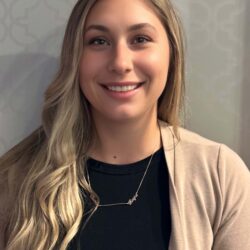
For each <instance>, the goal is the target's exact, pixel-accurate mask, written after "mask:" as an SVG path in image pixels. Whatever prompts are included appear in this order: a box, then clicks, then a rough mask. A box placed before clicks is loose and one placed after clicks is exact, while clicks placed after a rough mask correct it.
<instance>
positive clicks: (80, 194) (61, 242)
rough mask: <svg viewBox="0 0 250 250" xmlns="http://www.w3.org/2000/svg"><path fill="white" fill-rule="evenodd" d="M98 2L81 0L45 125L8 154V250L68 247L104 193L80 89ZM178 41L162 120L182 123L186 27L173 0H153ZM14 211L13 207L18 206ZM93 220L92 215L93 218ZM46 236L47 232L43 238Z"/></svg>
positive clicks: (1, 171)
mask: <svg viewBox="0 0 250 250" xmlns="http://www.w3.org/2000/svg"><path fill="white" fill-rule="evenodd" d="M95 2H96V1H94V0H92V1H91V0H90V1H88V0H79V1H78V2H77V3H76V5H75V7H74V9H73V11H72V13H71V16H70V18H69V21H68V25H67V28H66V32H65V36H64V41H63V46H62V53H61V64H60V68H59V70H58V73H57V75H56V77H55V79H54V81H53V82H52V83H51V85H50V86H49V87H48V89H47V90H46V92H45V102H44V107H43V112H42V125H41V127H39V128H38V129H37V130H35V131H34V132H33V133H32V134H31V135H29V136H28V137H27V138H26V139H24V140H23V141H21V142H20V143H19V144H18V145H16V146H15V147H13V148H12V149H11V150H10V151H8V152H7V153H6V154H5V155H3V156H2V157H1V158H0V177H1V183H0V187H1V186H3V185H5V183H6V181H7V183H8V188H7V189H8V190H7V191H8V197H15V198H14V199H10V198H9V201H8V203H6V206H7V205H8V207H9V208H10V209H11V212H10V213H9V217H8V225H7V228H6V232H5V235H6V239H5V240H6V242H5V245H6V250H17V249H26V250H33V249H36V250H52V249H60V250H65V249H66V248H67V246H68V244H69V242H70V241H71V240H72V239H73V238H74V237H75V236H76V234H77V232H78V230H79V228H80V225H81V221H82V218H83V217H84V216H85V215H86V213H87V212H86V204H87V199H88V198H89V201H90V202H92V203H93V205H94V206H93V208H92V209H91V210H90V212H91V214H93V213H94V211H95V209H96V208H97V205H98V203H99V198H98V196H97V195H96V194H95V192H94V190H92V189H91V187H90V185H89V183H88V180H87V179H86V168H85V166H86V159H87V156H86V152H87V151H88V148H89V145H90V144H91V138H92V137H93V124H92V120H91V115H90V112H89V108H88V103H87V101H86V100H85V98H84V96H83V94H82V93H81V91H80V87H79V79H78V78H79V61H80V56H81V52H82V37H83V27H84V23H85V20H86V17H87V14H88V12H89V10H90V9H91V7H92V6H93V4H94V3H95ZM151 2H152V3H153V5H154V8H155V10H156V12H157V14H158V15H159V18H160V19H161V20H162V22H163V24H164V26H165V29H166V31H167V34H168V37H169V41H170V51H171V58H170V69H169V75H168V80H167V84H166V88H165V90H164V92H163V94H162V95H161V97H160V99H159V102H158V118H159V119H162V120H164V121H166V122H168V123H169V124H171V125H173V127H174V128H177V127H178V125H179V112H180V108H181V104H182V97H183V88H184V59H183V58H184V56H183V38H182V31H181V25H180V22H179V19H178V16H177V15H176V12H175V10H174V8H173V6H172V5H171V3H170V2H169V0H151ZM10 209H9V211H10ZM89 218H90V217H89ZM38 235H39V236H38Z"/></svg>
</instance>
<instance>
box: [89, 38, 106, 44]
mask: <svg viewBox="0 0 250 250" xmlns="http://www.w3.org/2000/svg"><path fill="white" fill-rule="evenodd" d="M105 43H107V41H106V40H105V39H103V38H99V37H96V38H93V39H91V40H90V41H89V42H88V45H105Z"/></svg>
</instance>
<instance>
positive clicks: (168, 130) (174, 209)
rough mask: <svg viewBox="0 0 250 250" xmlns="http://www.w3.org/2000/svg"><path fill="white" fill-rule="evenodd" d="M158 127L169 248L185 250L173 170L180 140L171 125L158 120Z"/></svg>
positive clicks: (171, 249)
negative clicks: (164, 170) (165, 180)
mask: <svg viewBox="0 0 250 250" xmlns="http://www.w3.org/2000/svg"><path fill="white" fill-rule="evenodd" d="M159 127H160V132H161V140H162V144H163V149H164V154H165V159H166V161H167V167H168V172H169V196H170V208H171V220H172V229H171V237H170V244H169V250H186V247H185V237H184V233H183V226H182V215H181V209H180V202H179V200H178V194H177V190H176V185H175V176H176V175H177V174H178V173H176V172H175V170H176V168H175V164H176V160H175V159H176V157H178V156H177V151H178V146H179V143H180V141H179V142H178V140H177V138H176V137H175V135H174V133H173V128H172V126H169V125H168V124H167V123H166V122H163V121H159Z"/></svg>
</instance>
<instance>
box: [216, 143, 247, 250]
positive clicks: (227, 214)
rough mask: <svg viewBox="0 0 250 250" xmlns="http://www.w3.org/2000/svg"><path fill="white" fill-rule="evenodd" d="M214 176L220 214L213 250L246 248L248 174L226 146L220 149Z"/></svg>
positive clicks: (240, 249) (244, 249) (239, 160)
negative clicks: (217, 179)
mask: <svg viewBox="0 0 250 250" xmlns="http://www.w3.org/2000/svg"><path fill="white" fill-rule="evenodd" d="M218 175H219V179H220V188H221V194H222V199H223V213H222V218H221V221H220V226H219V228H218V230H217V232H216V234H215V239H214V244H213V250H248V249H250V172H249V170H248V168H247V167H246V165H245V164H244V163H243V161H242V160H241V159H240V157H239V156H238V155H237V154H236V153H234V152H233V151H232V150H230V149H229V148H228V147H226V146H222V147H221V149H220V155H219V159H218Z"/></svg>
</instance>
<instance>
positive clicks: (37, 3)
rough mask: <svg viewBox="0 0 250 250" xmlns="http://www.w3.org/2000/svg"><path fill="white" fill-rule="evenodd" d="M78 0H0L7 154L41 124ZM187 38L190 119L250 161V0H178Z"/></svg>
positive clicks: (2, 137)
mask: <svg viewBox="0 0 250 250" xmlns="http://www.w3.org/2000/svg"><path fill="white" fill-rule="evenodd" d="M75 1H76V0H0V155H1V154H2V153H4V152H5V151H7V150H8V149H9V148H10V147H11V146H13V145H14V144H15V143H17V142H18V141H20V140H21V139H22V138H24V137H25V136H26V135H28V134H29V133H30V132H31V131H32V130H33V129H35V128H36V127H37V126H38V125H39V124H40V114H41V106H42V100H43V93H44V90H45V88H46V86H48V84H49V83H50V81H51V79H52V77H53V75H54V73H55V72H56V69H57V64H58V55H59V53H60V46H61V42H62V37H63V32H64V29H65V24H66V21H67V18H68V16H69V13H70V10H71V8H72V7H73V5H74V3H75ZM174 2H175V4H176V5H177V7H178V8H179V10H180V13H181V16H182V19H183V23H184V26H185V33H186V40H187V108H186V127H187V128H189V129H191V130H193V131H196V132H198V133H200V134H201V135H203V136H206V137H208V138H211V139H213V140H216V141H219V142H222V143H225V144H227V145H228V146H230V147H231V148H233V149H234V150H235V151H237V152H238V153H239V154H240V156H241V157H242V158H243V160H244V161H245V162H246V163H247V165H248V166H250V153H249V150H248V144H249V141H250V130H249V127H250V126H249V125H250V112H249V108H250V80H249V79H250V78H249V77H248V75H249V71H250V30H249V27H250V25H249V24H250V16H249V15H248V12H249V11H250V2H249V0H220V1H217V0H209V1H205V0H174Z"/></svg>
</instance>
